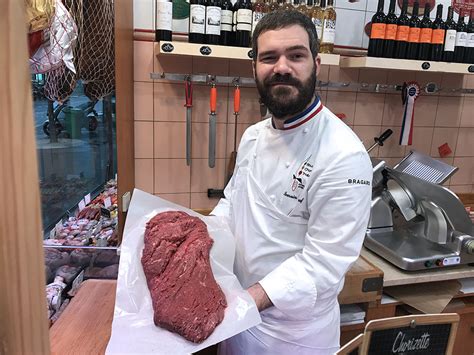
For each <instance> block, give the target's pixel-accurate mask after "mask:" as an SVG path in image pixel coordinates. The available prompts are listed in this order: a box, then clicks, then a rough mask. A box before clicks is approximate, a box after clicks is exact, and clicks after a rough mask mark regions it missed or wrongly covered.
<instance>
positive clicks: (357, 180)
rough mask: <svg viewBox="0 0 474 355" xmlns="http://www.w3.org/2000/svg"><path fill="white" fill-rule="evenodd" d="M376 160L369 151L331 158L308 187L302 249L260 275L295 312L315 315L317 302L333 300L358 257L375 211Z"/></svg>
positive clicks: (277, 302)
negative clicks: (307, 217)
mask: <svg viewBox="0 0 474 355" xmlns="http://www.w3.org/2000/svg"><path fill="white" fill-rule="evenodd" d="M371 181H372V165H371V163H370V159H369V158H368V155H367V153H366V152H364V151H357V152H355V153H354V152H352V154H345V156H344V157H339V158H336V159H332V160H331V163H330V165H328V166H327V167H326V168H325V169H324V170H323V171H322V172H321V173H320V174H319V176H317V178H316V179H315V180H314V181H313V183H312V184H311V186H310V187H309V189H308V195H307V201H308V211H309V220H308V228H307V232H306V236H305V246H304V247H303V250H302V251H301V252H299V253H297V254H295V255H294V256H293V257H290V258H288V259H287V260H285V261H284V262H283V263H281V264H280V265H279V266H278V267H276V268H275V269H274V270H273V271H271V272H270V273H269V274H267V275H266V276H265V277H264V278H263V279H262V280H260V281H259V283H260V284H261V286H262V287H263V288H264V290H265V292H266V293H267V295H268V297H269V298H270V300H271V301H272V303H273V305H274V306H275V307H276V308H277V309H278V310H280V311H281V312H283V313H285V314H286V315H288V316H289V317H290V318H296V319H305V318H309V317H312V316H314V308H315V305H316V303H317V302H324V300H326V299H327V300H328V301H331V300H332V301H334V299H335V298H336V297H337V295H338V293H339V292H340V290H341V288H342V285H343V279H344V275H345V273H346V272H347V270H348V269H349V268H350V267H351V265H352V264H353V263H354V262H355V260H356V259H357V258H358V256H359V253H360V249H361V247H362V242H363V240H364V236H365V232H366V229H367V223H368V218H369V214H370V201H371V191H372V189H371Z"/></svg>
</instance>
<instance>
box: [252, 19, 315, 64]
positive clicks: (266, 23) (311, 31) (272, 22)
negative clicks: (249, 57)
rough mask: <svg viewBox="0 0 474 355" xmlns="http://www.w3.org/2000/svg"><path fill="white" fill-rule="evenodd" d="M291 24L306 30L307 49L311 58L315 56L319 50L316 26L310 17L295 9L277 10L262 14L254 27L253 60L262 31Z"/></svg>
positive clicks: (255, 57)
mask: <svg viewBox="0 0 474 355" xmlns="http://www.w3.org/2000/svg"><path fill="white" fill-rule="evenodd" d="M293 25H299V26H301V27H303V29H304V30H305V31H306V33H307V34H308V39H309V49H310V50H311V54H312V55H313V58H316V56H317V55H318V51H319V43H318V34H317V33H316V28H315V27H314V24H313V22H312V21H311V19H310V18H309V17H308V16H306V15H305V14H303V13H301V12H299V11H296V10H277V11H275V12H271V13H269V14H267V15H265V16H263V18H262V19H261V20H260V21H259V22H258V24H257V26H256V27H255V30H254V32H253V35H252V52H253V60H254V61H256V60H257V54H258V43H257V39H258V37H259V36H260V35H261V34H262V33H264V32H267V31H271V30H279V29H282V28H286V27H290V26H293Z"/></svg>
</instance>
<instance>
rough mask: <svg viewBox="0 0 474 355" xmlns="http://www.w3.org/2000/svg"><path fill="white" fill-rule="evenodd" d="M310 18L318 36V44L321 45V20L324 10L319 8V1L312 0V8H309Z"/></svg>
mask: <svg viewBox="0 0 474 355" xmlns="http://www.w3.org/2000/svg"><path fill="white" fill-rule="evenodd" d="M323 1H325V0H323ZM310 18H311V21H313V24H314V27H315V28H316V34H317V35H318V42H319V43H321V36H322V35H323V22H322V19H323V18H324V10H323V9H322V8H321V2H320V0H314V3H313V7H312V8H311V16H310Z"/></svg>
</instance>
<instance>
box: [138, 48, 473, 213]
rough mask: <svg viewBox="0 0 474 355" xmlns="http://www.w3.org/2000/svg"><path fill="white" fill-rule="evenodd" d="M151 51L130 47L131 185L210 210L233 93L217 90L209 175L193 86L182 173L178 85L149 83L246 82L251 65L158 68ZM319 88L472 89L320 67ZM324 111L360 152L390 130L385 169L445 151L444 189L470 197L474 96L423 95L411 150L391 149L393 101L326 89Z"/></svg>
mask: <svg viewBox="0 0 474 355" xmlns="http://www.w3.org/2000/svg"><path fill="white" fill-rule="evenodd" d="M153 51H154V43H152V42H144V41H136V42H135V169H136V170H135V179H136V187H137V188H140V189H142V190H144V191H147V192H150V193H154V194H157V195H160V196H163V197H164V198H166V199H168V200H171V201H174V202H177V203H179V204H181V205H184V206H187V207H191V208H212V207H213V206H214V205H215V203H216V202H217V200H215V199H213V200H211V199H208V198H207V189H208V188H218V189H221V188H223V187H224V183H225V171H226V167H227V163H228V158H229V156H230V153H231V152H232V150H233V137H234V115H233V90H232V88H227V87H218V93H217V95H218V105H217V123H218V124H217V159H216V167H215V168H213V169H211V168H209V167H208V161H207V158H208V115H209V87H207V86H204V85H194V86H193V88H194V92H193V108H192V122H193V126H192V129H193V135H192V164H191V167H188V166H187V165H186V159H185V158H186V155H185V117H186V116H185V115H186V111H185V108H184V85H183V84H181V83H171V82H163V81H153V80H151V79H150V73H151V72H153V71H155V72H160V71H164V72H168V73H210V74H216V75H232V76H234V75H235V76H245V77H251V76H252V68H251V63H250V61H237V60H232V61H230V60H217V59H212V58H198V59H193V58H191V57H176V56H170V57H163V56H160V60H159V61H158V59H157V57H156V56H155V54H154V53H153ZM319 79H320V80H332V81H341V82H346V81H353V82H354V81H355V82H357V81H360V82H382V81H383V82H386V83H388V84H400V82H401V80H414V79H415V80H417V81H418V82H420V83H421V84H423V83H426V82H430V81H434V82H436V83H440V85H444V87H447V88H455V87H461V86H464V87H465V88H474V78H473V77H472V76H466V77H464V76H462V75H452V74H451V75H450V74H433V73H414V72H406V73H405V72H400V71H393V72H390V71H381V70H380V71H379V70H354V69H351V70H346V69H340V68H339V67H337V66H331V67H328V66H323V67H322V70H321V73H320V76H319ZM241 92H242V99H241V102H242V105H241V114H240V115H239V117H238V124H237V132H238V135H237V137H238V139H240V137H241V135H242V133H243V132H244V130H245V129H246V128H247V127H248V126H250V125H251V124H253V123H255V122H257V121H259V120H260V119H261V118H260V110H259V104H258V95H257V91H256V89H254V88H242V89H241ZM320 96H321V99H322V101H323V103H324V104H325V105H326V106H327V107H329V109H331V111H333V112H334V113H340V114H344V115H345V118H344V121H345V122H346V123H347V124H348V125H349V126H350V127H351V128H352V129H354V131H355V132H356V133H357V135H358V136H359V137H360V139H361V140H363V141H364V144H365V146H366V147H369V146H370V145H371V144H372V143H373V138H374V137H375V136H378V135H380V134H381V133H382V132H383V131H384V130H385V129H387V128H391V129H392V130H393V131H394V135H393V136H392V137H391V138H390V139H389V140H388V141H387V142H386V144H385V145H384V146H383V147H380V148H377V149H375V150H373V151H372V153H371V155H372V156H375V157H380V158H384V159H385V160H386V161H387V163H388V164H389V165H393V164H395V163H397V162H398V161H400V159H401V158H402V157H404V156H405V154H406V153H408V152H409V150H410V149H411V148H413V149H416V150H419V151H421V152H423V153H426V154H430V155H431V156H433V157H435V158H439V153H438V147H439V146H440V145H442V144H444V143H448V144H449V146H450V147H451V150H452V151H453V153H452V154H451V155H449V156H448V157H446V158H444V159H442V160H443V161H445V162H447V163H448V164H452V165H455V166H458V167H459V171H458V172H457V173H456V174H455V175H454V176H453V177H452V178H451V179H450V181H448V186H450V188H451V189H452V190H453V191H455V192H474V189H473V186H474V147H473V144H474V96H468V95H466V96H459V95H458V96H445V94H443V95H422V96H420V98H419V99H418V100H417V102H416V108H415V123H414V126H415V127H414V139H413V146H412V147H404V146H399V145H398V137H399V134H400V129H401V122H402V109H403V106H402V103H401V97H400V95H399V94H388V93H387V94H382V93H365V92H353V91H347V90H345V91H343V90H332V89H325V90H323V91H321V92H320Z"/></svg>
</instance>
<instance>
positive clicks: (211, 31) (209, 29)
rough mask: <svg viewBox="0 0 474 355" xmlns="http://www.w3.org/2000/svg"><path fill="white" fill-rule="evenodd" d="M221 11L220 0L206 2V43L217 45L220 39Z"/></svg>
mask: <svg viewBox="0 0 474 355" xmlns="http://www.w3.org/2000/svg"><path fill="white" fill-rule="evenodd" d="M221 18H222V9H221V2H220V0H207V6H206V43H207V44H219V42H220V37H221Z"/></svg>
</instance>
